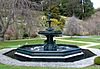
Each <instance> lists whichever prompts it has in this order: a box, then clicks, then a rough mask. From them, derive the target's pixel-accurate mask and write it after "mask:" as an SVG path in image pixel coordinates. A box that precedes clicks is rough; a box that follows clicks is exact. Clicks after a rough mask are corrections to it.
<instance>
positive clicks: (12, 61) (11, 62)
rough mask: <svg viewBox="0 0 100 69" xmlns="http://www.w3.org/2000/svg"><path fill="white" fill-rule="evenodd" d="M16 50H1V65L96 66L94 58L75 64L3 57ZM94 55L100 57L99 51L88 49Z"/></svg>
mask: <svg viewBox="0 0 100 69" xmlns="http://www.w3.org/2000/svg"><path fill="white" fill-rule="evenodd" d="M13 49H15V48H5V49H1V50H0V63H3V64H7V65H14V66H40V67H74V68H81V67H86V66H90V65H93V64H94V58H95V57H96V56H94V57H90V58H87V59H83V60H79V61H75V62H21V61H18V60H15V59H12V58H10V57H7V56H5V55H3V53H6V52H8V51H11V50H13ZM88 49H89V50H90V51H92V52H93V53H95V54H97V56H100V50H99V49H92V48H88Z"/></svg>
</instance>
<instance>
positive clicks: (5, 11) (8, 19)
mask: <svg viewBox="0 0 100 69" xmlns="http://www.w3.org/2000/svg"><path fill="white" fill-rule="evenodd" d="M31 9H32V6H31V2H30V1H29V0H0V26H1V28H2V31H0V37H1V38H2V39H3V40H4V35H5V32H6V31H7V29H8V27H9V25H11V24H12V23H14V21H15V18H16V17H17V16H20V15H23V16H24V18H25V20H26V21H28V19H30V18H31V17H32V16H31V13H32V10H31ZM30 21H31V20H30Z"/></svg>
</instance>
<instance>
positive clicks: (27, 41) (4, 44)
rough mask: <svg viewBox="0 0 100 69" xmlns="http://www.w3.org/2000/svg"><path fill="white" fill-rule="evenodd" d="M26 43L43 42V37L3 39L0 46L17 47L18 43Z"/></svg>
mask: <svg viewBox="0 0 100 69" xmlns="http://www.w3.org/2000/svg"><path fill="white" fill-rule="evenodd" d="M26 43H28V44H37V43H43V39H33V40H32V39H31V40H29V39H25V40H14V41H12V40H11V41H4V42H0V48H9V47H18V45H24V44H26Z"/></svg>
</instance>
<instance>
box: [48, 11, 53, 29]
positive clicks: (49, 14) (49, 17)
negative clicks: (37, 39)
mask: <svg viewBox="0 0 100 69" xmlns="http://www.w3.org/2000/svg"><path fill="white" fill-rule="evenodd" d="M50 19H51V11H50V10H49V12H48V21H47V22H48V24H49V26H48V29H47V30H48V31H53V30H54V29H53V28H52V27H51V22H52V21H51V20H50Z"/></svg>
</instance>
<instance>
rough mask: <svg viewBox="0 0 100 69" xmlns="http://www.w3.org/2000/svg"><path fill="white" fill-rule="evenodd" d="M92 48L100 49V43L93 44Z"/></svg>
mask: <svg viewBox="0 0 100 69" xmlns="http://www.w3.org/2000/svg"><path fill="white" fill-rule="evenodd" d="M90 48H97V49H100V45H97V46H92V47H90Z"/></svg>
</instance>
